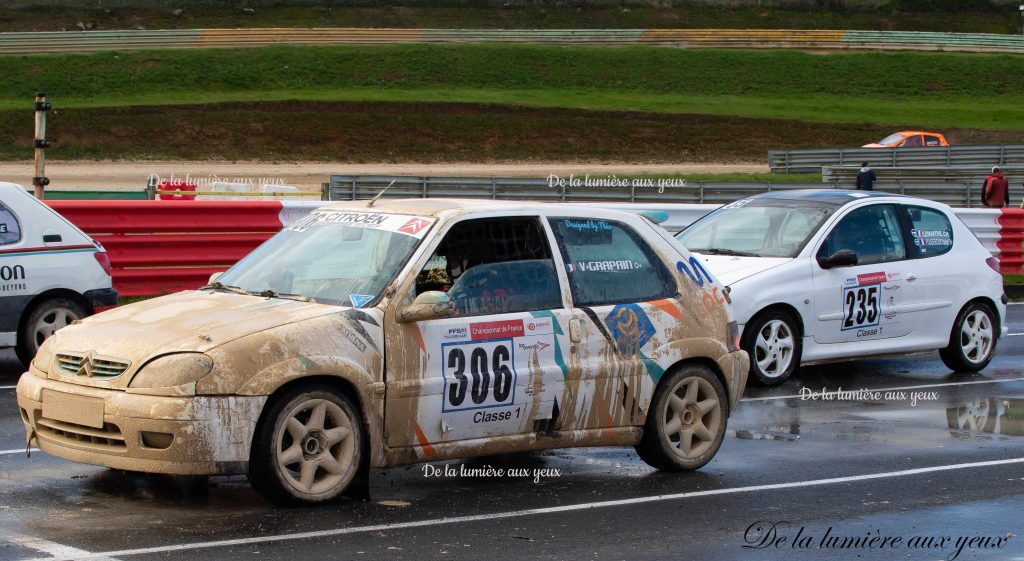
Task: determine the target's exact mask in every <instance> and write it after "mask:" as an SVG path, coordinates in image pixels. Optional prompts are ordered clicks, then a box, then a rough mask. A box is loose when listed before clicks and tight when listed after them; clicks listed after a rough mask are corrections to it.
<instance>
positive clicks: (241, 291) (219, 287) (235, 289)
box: [199, 281, 250, 295]
mask: <svg viewBox="0 0 1024 561" xmlns="http://www.w3.org/2000/svg"><path fill="white" fill-rule="evenodd" d="M206 289H210V290H223V291H225V292H233V293H235V294H246V295H248V294H250V292H249V291H248V290H245V289H242V288H238V287H237V286H230V285H227V284H221V283H219V282H217V281H213V282H211V283H210V284H207V285H205V286H200V287H199V290H206Z"/></svg>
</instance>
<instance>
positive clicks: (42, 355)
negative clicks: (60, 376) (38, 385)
mask: <svg viewBox="0 0 1024 561" xmlns="http://www.w3.org/2000/svg"><path fill="white" fill-rule="evenodd" d="M51 341H53V337H47V338H46V340H45V341H43V344H42V345H40V346H39V350H38V351H36V357H35V358H33V359H32V367H33V368H35V369H36V370H38V371H40V372H42V373H43V374H48V373H49V372H50V367H51V366H52V365H53V349H52V348H51V347H52V346H53V345H51V344H50V342H51Z"/></svg>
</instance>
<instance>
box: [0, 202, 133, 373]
mask: <svg viewBox="0 0 1024 561" xmlns="http://www.w3.org/2000/svg"><path fill="white" fill-rule="evenodd" d="M116 305H117V291H115V290H114V288H113V286H112V284H111V277H110V258H109V257H108V256H107V253H106V251H104V250H103V246H101V245H100V244H99V243H97V242H96V241H94V240H93V239H92V238H90V237H89V236H88V235H86V234H85V233H84V232H82V231H81V230H79V229H78V228H77V227H76V226H75V225H74V224H72V223H71V222H68V221H67V220H66V219H65V218H64V217H63V216H61V215H60V214H57V213H56V212H55V211H54V210H53V209H51V208H50V207H48V206H46V205H45V204H43V203H42V202H41V201H39V200H38V199H36V198H35V197H33V196H32V195H30V194H28V192H26V191H25V188H24V187H22V186H21V185H16V184H14V183H3V182H0V348H8V347H14V348H15V350H16V352H17V355H18V358H19V359H20V360H21V362H23V363H24V364H25V365H26V366H27V365H28V363H29V361H31V360H32V357H34V356H35V354H36V351H37V350H38V349H39V346H40V345H42V343H43V341H44V340H46V339H47V338H48V337H49V336H50V335H53V333H54V332H55V331H56V330H58V329H60V328H61V327H64V326H65V325H68V324H69V323H72V322H74V321H76V320H79V319H81V318H83V317H85V316H87V315H91V314H94V313H97V312H101V311H103V310H106V309H109V308H113V307H114V306H116Z"/></svg>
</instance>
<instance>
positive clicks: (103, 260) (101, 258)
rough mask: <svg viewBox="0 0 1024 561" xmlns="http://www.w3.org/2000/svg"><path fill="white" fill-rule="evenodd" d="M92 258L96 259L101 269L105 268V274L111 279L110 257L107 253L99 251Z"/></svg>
mask: <svg viewBox="0 0 1024 561" xmlns="http://www.w3.org/2000/svg"><path fill="white" fill-rule="evenodd" d="M92 256H93V257H95V258H96V262H97V263H99V264H100V267H103V272H105V273H107V276H108V277H109V276H110V257H109V256H107V252H105V251H97V252H96V253H93V254H92Z"/></svg>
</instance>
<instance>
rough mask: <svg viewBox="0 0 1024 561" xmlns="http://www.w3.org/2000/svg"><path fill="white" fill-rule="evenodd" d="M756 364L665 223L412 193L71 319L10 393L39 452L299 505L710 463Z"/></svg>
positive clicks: (284, 235)
mask: <svg viewBox="0 0 1024 561" xmlns="http://www.w3.org/2000/svg"><path fill="white" fill-rule="evenodd" d="M747 369H748V359H747V355H746V353H745V352H743V351H741V350H739V347H738V331H737V328H736V323H735V321H734V318H733V313H732V308H731V306H730V305H729V303H728V295H727V294H725V293H724V291H723V288H722V286H721V285H720V284H719V283H718V282H717V281H716V280H715V279H714V278H712V277H711V276H710V275H709V274H708V273H707V272H706V271H705V270H704V267H703V266H702V265H701V264H700V262H699V261H698V260H697V259H695V258H694V257H692V256H691V255H690V254H689V253H687V252H686V250H685V249H683V248H682V247H681V246H680V245H678V244H676V243H674V242H673V240H672V238H671V237H670V236H669V234H668V233H667V232H665V231H664V230H662V229H661V228H660V227H658V226H657V225H656V224H654V223H653V222H652V221H651V220H649V219H647V218H645V217H643V216H640V215H637V214H629V213H624V212H617V211H611V210H597V209H592V208H585V207H576V206H571V205H542V204H524V203H496V202H493V201H476V202H471V201H451V200H437V199H432V200H422V199H417V200H395V201H379V202H378V203H377V204H376V206H370V205H368V204H367V203H365V202H363V203H344V204H337V205H333V206H327V207H324V208H321V209H320V210H317V211H314V212H312V213H311V214H309V215H308V216H306V217H304V218H302V219H300V220H299V221H297V222H295V223H293V224H292V225H291V226H289V227H288V228H286V229H285V230H284V231H282V232H280V233H279V234H277V235H276V236H274V237H273V238H272V239H270V240H269V241H268V242H266V243H265V244H263V245H262V246H260V247H259V248H258V249H256V250H255V251H254V252H253V253H251V254H250V255H249V256H247V257H246V258H245V259H243V260H242V261H240V262H239V263H238V264H236V265H235V266H234V267H232V268H231V269H230V270H228V271H227V272H226V273H224V274H223V275H222V276H220V277H218V278H216V279H215V280H213V281H212V282H211V283H210V284H209V285H208V286H206V287H203V288H201V289H199V290H195V291H188V292H182V293H178V294H174V295H170V296H165V297H161V298H156V299H152V300H148V301H144V302H138V303H135V304H131V305H128V306H124V307H121V308H118V309H116V310H112V311H109V312H105V313H103V314H100V315H98V316H94V317H90V318H87V319H85V320H82V321H81V322H78V323H75V324H74V325H71V326H68V327H66V328H64V329H62V330H60V331H58V332H57V333H56V335H55V336H54V337H52V338H50V339H48V340H47V341H46V342H45V343H44V345H43V347H42V348H41V349H40V351H39V353H38V355H37V356H36V358H35V360H34V361H33V362H32V364H31V366H30V369H29V371H28V373H26V374H25V375H24V376H22V378H21V380H20V381H19V383H18V388H17V394H18V405H19V408H20V410H21V416H22V418H23V420H24V423H25V427H26V434H27V438H28V439H29V441H30V442H32V443H38V446H39V447H40V448H41V449H42V450H44V451H45V452H47V453H48V454H51V455H54V456H59V457H62V458H66V459H69V460H73V461H77V462H84V463H89V464H96V465H101V466H108V467H111V468H118V469H124V470H134V471H143V472H159V473H170V474H247V475H248V477H249V479H250V481H251V482H252V483H253V485H254V486H255V487H256V489H257V490H258V491H259V492H260V493H262V494H263V495H264V496H266V497H268V498H269V499H271V500H273V501H275V502H279V503H284V504H302V503H318V502H325V501H329V500H332V499H334V498H336V497H338V496H340V495H341V494H342V493H343V492H344V491H345V490H346V488H348V487H349V486H350V485H352V483H353V481H365V476H366V474H367V473H368V468H371V467H387V466H395V465H401V464H409V463H415V462H428V461H433V460H444V459H450V458H464V457H470V456H479V455H487V454H496V453H506V452H515V451H529V450H539V449H545V448H557V447H569V446H635V447H636V450H637V451H638V453H639V454H640V456H641V457H642V458H643V459H644V460H645V461H647V462H648V463H649V464H651V465H652V466H655V467H657V468H659V469H664V470H692V469H697V468H699V467H701V466H703V465H704V464H705V463H707V462H708V461H709V460H710V459H711V458H712V457H713V456H714V455H715V453H716V452H717V451H718V449H719V446H720V445H721V443H722V439H723V436H724V434H725V427H726V421H727V419H728V417H729V415H730V413H731V412H732V411H733V409H734V408H735V407H736V405H737V403H738V402H739V399H740V394H741V392H742V390H743V387H744V385H745V382H746V375H747Z"/></svg>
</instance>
